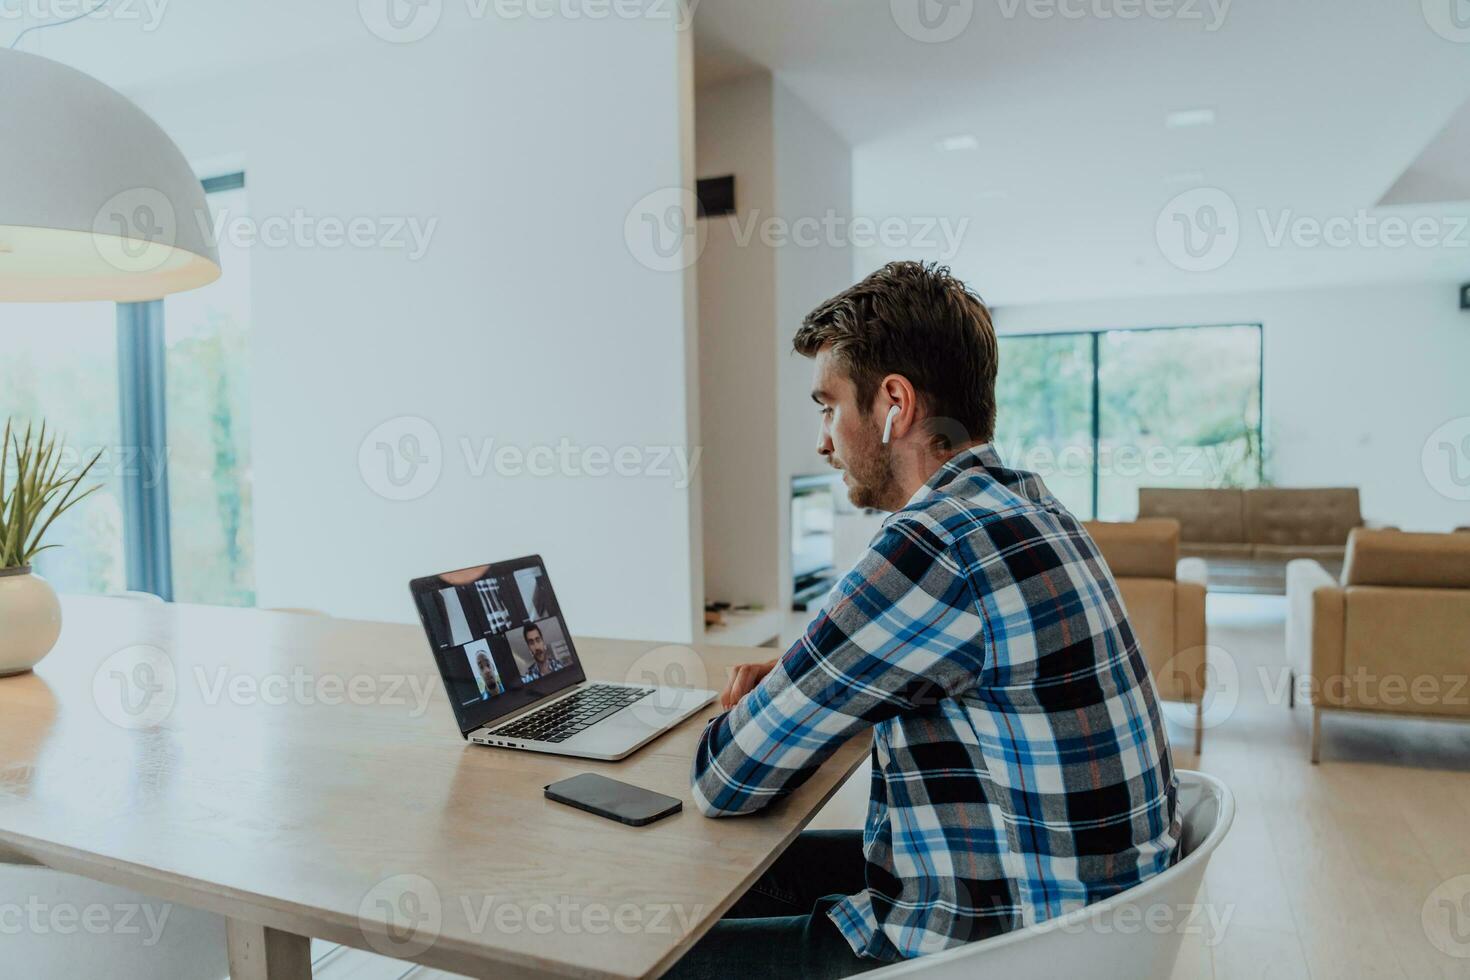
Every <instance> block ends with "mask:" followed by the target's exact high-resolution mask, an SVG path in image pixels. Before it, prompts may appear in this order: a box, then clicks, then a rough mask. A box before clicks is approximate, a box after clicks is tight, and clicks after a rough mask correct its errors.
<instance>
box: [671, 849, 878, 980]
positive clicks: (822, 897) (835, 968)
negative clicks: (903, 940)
mask: <svg viewBox="0 0 1470 980" xmlns="http://www.w3.org/2000/svg"><path fill="white" fill-rule="evenodd" d="M864 868H865V864H864V861H863V834H862V831H860V830H809V831H807V832H806V833H804V834H802V835H801V836H799V837H797V838H796V840H795V841H793V842H792V844H791V846H790V847H788V848H786V850H785V851H784V852H783V853H782V854H781V856H780V857H778V858H777V859H776V863H775V864H773V865H771V867H770V869H769V870H768V871H766V873H765V874H763V875H761V877H760V878H759V879H757V880H756V883H755V884H753V885H751V886H750V890H749V891H747V892H746V893H745V894H744V895H742V896H741V897H740V898H739V900H737V901H736V902H735V904H734V905H732V906H731V907H730V911H728V912H726V913H725V916H724V918H722V919H721V920H720V921H719V922H716V923H715V925H714V928H712V929H711V930H710V931H709V932H707V933H705V935H704V938H703V939H701V940H700V941H699V942H697V943H695V944H694V947H693V948H692V949H690V950H689V952H688V953H686V954H684V958H683V959H681V960H679V962H677V963H675V964H674V966H673V967H672V968H671V969H670V970H669V972H668V973H666V974H664V976H665V977H667V978H670V980H715V978H724V977H739V978H742V980H744V978H747V977H759V978H760V980H784V978H787V977H789V978H791V980H837V978H839V977H848V976H852V975H853V974H855V973H863V972H865V971H867V970H875V969H877V968H878V967H880V966H884V965H886V964H885V963H884V962H883V961H882V960H874V959H866V958H863V957H860V956H858V955H857V954H856V953H854V952H853V951H852V947H851V946H849V945H848V944H847V940H846V939H844V938H843V937H842V933H841V932H840V931H839V930H838V928H837V926H836V925H834V924H833V922H832V920H831V919H829V918H827V909H829V908H831V907H832V906H833V905H835V904H837V903H838V902H840V901H841V900H842V899H844V898H846V897H847V896H848V895H854V894H856V893H858V892H860V891H862V890H863V889H864V888H865V887H867V884H866V881H865V880H864V874H863V872H864Z"/></svg>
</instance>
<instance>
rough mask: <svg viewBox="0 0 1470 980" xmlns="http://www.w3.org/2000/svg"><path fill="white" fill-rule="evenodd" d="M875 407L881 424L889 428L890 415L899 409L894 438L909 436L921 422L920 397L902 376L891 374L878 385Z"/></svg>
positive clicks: (895, 420)
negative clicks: (893, 410)
mask: <svg viewBox="0 0 1470 980" xmlns="http://www.w3.org/2000/svg"><path fill="white" fill-rule="evenodd" d="M873 407H874V409H875V410H876V412H875V414H876V415H877V417H878V420H879V424H880V425H883V426H885V428H886V427H887V421H888V415H889V413H890V412H891V411H892V409H894V408H897V409H898V414H897V415H896V416H894V419H893V427H892V438H893V439H894V440H897V439H901V438H903V437H904V436H905V435H907V434H908V432H909V430H910V429H912V428H913V427H914V425H915V423H917V422H918V420H919V395H918V392H916V391H915V390H914V386H913V385H912V384H910V383H909V379H908V378H905V377H904V376H903V375H901V374H890V375H888V376H887V377H885V378H884V379H883V380H882V381H880V382H879V383H878V393H877V395H876V397H875V399H874V403H873Z"/></svg>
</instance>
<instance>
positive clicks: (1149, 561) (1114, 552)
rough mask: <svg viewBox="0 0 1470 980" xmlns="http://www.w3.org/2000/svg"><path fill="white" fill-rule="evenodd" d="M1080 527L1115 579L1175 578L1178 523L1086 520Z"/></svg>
mask: <svg viewBox="0 0 1470 980" xmlns="http://www.w3.org/2000/svg"><path fill="white" fill-rule="evenodd" d="M1083 527H1085V528H1087V533H1088V534H1090V535H1092V540H1093V542H1094V543H1096V545H1097V550H1098V551H1101V552H1102V556H1103V558H1104V559H1105V560H1106V561H1107V563H1108V568H1110V569H1112V572H1113V577H1114V578H1163V579H1172V578H1173V577H1174V566H1175V565H1176V564H1178V563H1179V522H1178V521H1174V520H1165V519H1162V518H1152V519H1147V520H1139V521H1128V522H1124V523H1117V524H1114V523H1108V522H1104V521H1087V522H1085V523H1084V524H1083Z"/></svg>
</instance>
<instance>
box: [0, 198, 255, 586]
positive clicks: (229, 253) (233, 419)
mask: <svg viewBox="0 0 1470 980" xmlns="http://www.w3.org/2000/svg"><path fill="white" fill-rule="evenodd" d="M204 185H205V190H206V192H207V200H208V201H209V204H210V210H211V213H212V217H213V219H214V221H215V225H216V228H217V229H219V228H220V225H221V223H222V222H231V221H237V220H243V219H244V218H245V217H246V211H245V206H246V205H245V189H244V187H245V180H244V175H243V174H232V175H228V176H226V177H221V178H214V179H211V180H207V181H205V182H204ZM190 220H193V219H192V216H191V218H190ZM232 242H233V239H232V237H231V236H229V235H227V234H221V235H220V236H219V252H220V262H221V265H222V268H223V275H222V276H221V278H220V279H219V280H218V281H216V282H214V283H212V284H211V285H209V286H206V287H204V288H202V289H197V290H193V291H191V292H187V293H180V294H178V295H175V296H170V297H168V298H167V299H166V300H164V301H161V302H153V303H130V304H123V305H121V306H115V305H113V304H111V303H54V304H53V303H46V304H19V305H17V304H5V305H0V352H3V357H0V428H3V425H4V420H5V419H6V418H9V419H11V421H12V423H13V425H15V426H18V427H19V431H20V432H21V433H23V432H24V428H25V425H26V424H27V423H28V422H29V423H31V424H33V425H35V426H39V425H40V423H41V421H42V420H43V419H44V420H45V422H46V424H47V429H48V432H50V431H54V432H55V433H56V435H57V436H58V437H59V438H60V439H63V440H64V442H65V446H66V461H67V462H71V463H81V462H84V461H85V460H86V459H89V458H90V456H91V454H92V453H94V452H97V451H99V450H100V451H101V452H102V456H101V459H100V460H99V462H98V463H97V465H96V467H95V468H94V469H93V470H92V472H91V473H90V474H89V476H88V478H87V480H86V482H85V483H84V486H86V485H90V484H92V483H100V484H101V489H100V490H99V491H97V492H96V493H93V494H92V495H91V496H89V497H88V498H87V499H86V500H84V501H82V502H81V503H80V504H78V505H77V506H76V507H74V508H72V509H71V510H70V511H69V512H68V513H67V514H65V515H64V516H62V517H61V518H60V519H59V520H57V522H56V523H55V524H54V525H53V526H52V527H51V528H50V530H49V532H48V533H47V537H46V542H47V543H48V544H56V545H60V547H56V548H51V549H48V550H47V551H45V552H44V553H43V554H41V555H40V556H38V557H37V560H36V570H37V571H38V572H39V573H40V574H42V575H44V576H46V577H47V578H48V579H50V580H51V581H52V583H53V584H54V585H55V586H56V587H57V588H58V589H60V590H62V591H65V592H103V593H106V592H118V591H121V590H123V589H146V590H148V591H154V592H157V593H158V594H160V595H163V596H172V597H174V598H178V599H181V600H184V601H188V602H207V603H216V604H225V605H250V604H253V603H254V601H255V585H254V561H253V554H252V540H253V535H252V533H251V518H250V514H251V506H250V505H251V494H250V489H251V471H250V430H249V419H250V412H249V385H248V378H247V377H246V371H247V368H248V338H249V326H250V309H249V283H250V263H249V258H250V257H249V254H248V252H247V251H246V249H244V248H242V247H237V246H235V245H234V244H233V243H232ZM160 322H161V323H162V329H161V330H160V329H159V328H158V327H159V324H160ZM160 348H162V349H161V350H160ZM159 361H161V362H162V364H163V370H162V374H160V373H159V372H158V370H157V369H156V368H152V367H150V365H152V364H156V363H158V362H159ZM124 407H127V408H128V412H126V413H124V412H123V408H124ZM128 420H131V421H128ZM125 423H126V424H128V425H129V426H131V427H132V428H131V430H130V432H129V434H127V435H125V434H124V433H123V431H122V430H123V425H124V424H125ZM153 432H158V433H160V434H159V435H156V436H153V435H146V436H145V435H144V434H145V433H153ZM159 443H165V444H166V447H165V446H159V445H157V444H159ZM165 463H166V467H165ZM165 472H166V473H167V480H166V481H165V479H164V474H165ZM165 490H166V493H165V492H164V491H165ZM160 556H162V557H163V558H164V559H167V558H168V557H170V556H171V557H172V562H171V563H170V562H169V561H167V560H160ZM170 568H171V574H170Z"/></svg>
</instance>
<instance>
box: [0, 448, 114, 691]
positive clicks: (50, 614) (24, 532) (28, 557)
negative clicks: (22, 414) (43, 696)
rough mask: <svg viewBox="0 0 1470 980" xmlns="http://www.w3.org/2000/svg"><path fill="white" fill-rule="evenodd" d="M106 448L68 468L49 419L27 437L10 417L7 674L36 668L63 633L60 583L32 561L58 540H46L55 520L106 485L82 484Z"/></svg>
mask: <svg viewBox="0 0 1470 980" xmlns="http://www.w3.org/2000/svg"><path fill="white" fill-rule="evenodd" d="M101 455H102V451H101V450H98V451H97V452H96V453H95V454H93V456H92V458H91V459H90V460H88V461H87V463H86V465H85V466H83V467H82V468H81V469H80V470H75V471H74V470H72V469H71V468H69V467H68V468H63V467H62V453H61V450H60V448H59V447H58V446H57V444H56V437H55V435H50V436H48V435H47V432H46V424H45V423H44V422H43V423H42V424H41V430H40V432H39V433H36V434H35V435H34V436H33V435H32V432H31V427H30V425H29V424H28V425H27V426H26V431H25V435H24V436H20V435H19V434H17V433H15V432H13V431H12V430H11V425H10V422H9V420H7V421H6V423H5V436H4V439H3V441H0V676H4V675H6V674H17V673H20V672H22V671H26V670H30V669H31V668H32V667H33V666H35V665H36V663H37V662H39V661H40V659H41V658H42V657H44V656H46V654H47V653H49V652H50V651H51V648H52V647H53V646H55V644H56V638H57V636H59V635H60V634H61V603H60V602H58V601H57V599H56V590H55V589H53V588H51V585H50V583H48V582H47V581H46V580H45V579H43V578H42V577H41V576H39V575H36V574H35V573H34V572H32V571H31V561H32V560H33V559H34V558H35V557H36V556H37V555H38V554H40V553H41V552H43V551H45V550H46V549H47V548H55V547H58V545H55V544H42V541H43V540H44V539H45V537H46V532H47V531H48V530H49V529H50V527H51V524H52V523H53V522H54V521H55V520H56V518H58V517H60V516H61V515H62V514H64V513H66V512H67V511H68V510H70V509H71V508H72V507H74V506H76V505H77V504H78V503H80V502H81V501H82V500H83V498H85V497H87V496H88V495H89V494H91V493H92V492H93V491H95V490H97V489H98V486H100V485H94V486H91V487H88V488H87V489H85V490H82V491H81V492H78V487H79V486H80V485H81V482H82V480H83V479H84V478H85V477H86V475H87V473H88V472H89V471H90V470H91V469H92V466H93V465H94V464H95V463H96V462H97V460H98V458H99V457H100V456H101Z"/></svg>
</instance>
